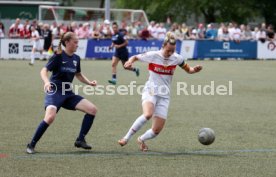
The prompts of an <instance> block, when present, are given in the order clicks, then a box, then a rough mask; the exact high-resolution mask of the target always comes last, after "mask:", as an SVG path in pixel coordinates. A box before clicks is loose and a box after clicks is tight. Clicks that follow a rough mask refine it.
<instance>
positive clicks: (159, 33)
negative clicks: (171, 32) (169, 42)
mask: <svg viewBox="0 0 276 177" xmlns="http://www.w3.org/2000/svg"><path fill="white" fill-rule="evenodd" d="M156 31H157V39H158V40H162V41H163V40H164V39H165V37H166V33H167V30H166V28H165V27H164V23H160V25H159V27H158V28H157V30H156Z"/></svg>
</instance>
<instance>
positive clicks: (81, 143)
mask: <svg viewBox="0 0 276 177" xmlns="http://www.w3.org/2000/svg"><path fill="white" fill-rule="evenodd" d="M75 147H77V148H83V149H92V146H90V145H89V144H87V143H86V141H85V140H76V141H75Z"/></svg>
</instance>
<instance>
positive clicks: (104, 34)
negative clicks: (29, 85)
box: [0, 18, 276, 42]
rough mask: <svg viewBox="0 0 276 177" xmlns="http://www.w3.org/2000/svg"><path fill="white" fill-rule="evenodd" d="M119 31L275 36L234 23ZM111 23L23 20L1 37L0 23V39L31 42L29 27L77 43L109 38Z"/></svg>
mask: <svg viewBox="0 0 276 177" xmlns="http://www.w3.org/2000/svg"><path fill="white" fill-rule="evenodd" d="M119 24H120V29H121V30H123V31H124V32H126V34H127V36H128V37H129V39H158V40H163V39H164V38H165V34H166V32H168V31H171V32H172V33H174V35H175V36H176V38H177V39H179V40H201V39H205V40H206V39H207V40H220V41H236V42H239V41H241V40H260V41H262V42H264V41H266V40H276V35H275V32H274V30H273V26H272V25H267V24H265V23H262V24H261V25H259V26H254V28H253V27H252V26H250V25H245V24H237V23H235V22H230V23H221V24H213V23H210V24H206V25H205V24H203V23H199V24H197V25H196V26H187V25H186V24H185V23H182V24H178V23H170V24H168V23H156V22H154V21H151V22H150V24H149V26H143V25H142V23H141V22H139V21H137V22H133V23H131V24H127V23H126V22H120V23H119ZM111 25H112V23H111V22H110V21H108V20H105V21H103V22H101V23H99V22H91V23H88V22H86V23H83V24H82V23H77V22H71V23H70V24H67V25H65V24H57V23H56V22H53V23H52V24H43V23H42V22H38V21H37V20H33V21H31V22H30V21H29V20H24V23H22V21H21V20H20V19H19V18H18V19H16V20H15V23H14V24H12V25H11V26H10V27H9V30H8V33H7V34H5V28H4V25H3V23H1V22H0V38H4V37H5V38H31V33H32V31H31V27H34V29H36V30H37V31H38V33H39V34H40V36H41V38H43V33H44V32H45V31H48V30H50V31H51V33H52V35H53V38H59V37H60V35H61V34H62V33H64V32H67V31H71V32H74V33H76V34H77V36H78V37H79V38H80V39H89V38H92V39H102V38H111V36H112V33H113V32H112V28H111Z"/></svg>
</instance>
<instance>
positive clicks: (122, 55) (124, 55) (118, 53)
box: [114, 50, 128, 61]
mask: <svg viewBox="0 0 276 177" xmlns="http://www.w3.org/2000/svg"><path fill="white" fill-rule="evenodd" d="M114 56H115V57H117V58H119V59H120V60H121V61H127V60H128V51H127V50H126V51H124V50H123V51H117V50H116V51H115V54H114Z"/></svg>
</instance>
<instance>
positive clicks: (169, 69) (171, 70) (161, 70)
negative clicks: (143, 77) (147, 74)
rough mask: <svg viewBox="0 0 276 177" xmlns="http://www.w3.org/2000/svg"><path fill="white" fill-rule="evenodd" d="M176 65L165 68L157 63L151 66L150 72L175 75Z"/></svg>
mask: <svg viewBox="0 0 276 177" xmlns="http://www.w3.org/2000/svg"><path fill="white" fill-rule="evenodd" d="M175 68H176V65H170V66H164V65H158V64H155V63H150V64H149V70H150V71H152V72H155V73H157V74H163V75H173V73H174V70H175Z"/></svg>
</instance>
